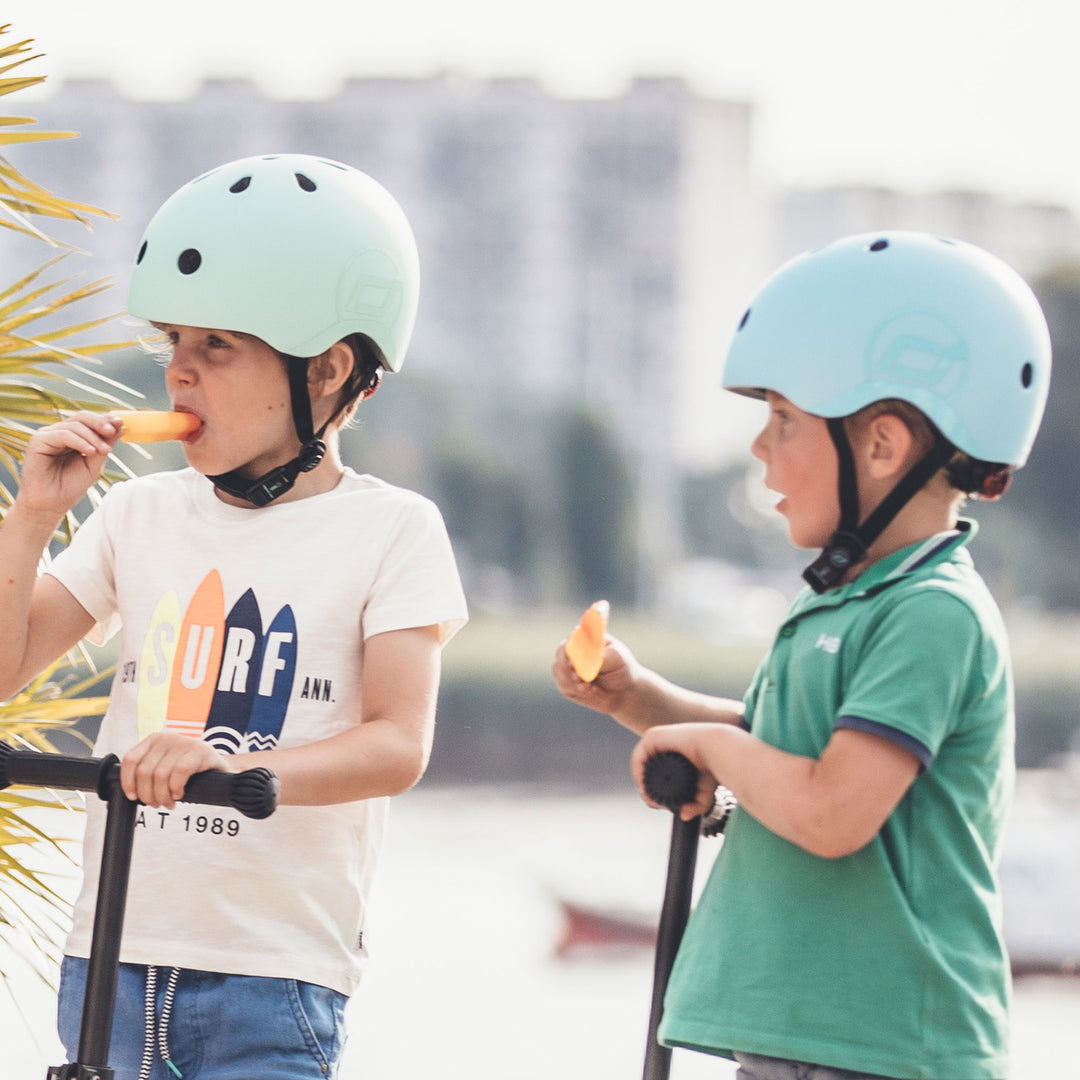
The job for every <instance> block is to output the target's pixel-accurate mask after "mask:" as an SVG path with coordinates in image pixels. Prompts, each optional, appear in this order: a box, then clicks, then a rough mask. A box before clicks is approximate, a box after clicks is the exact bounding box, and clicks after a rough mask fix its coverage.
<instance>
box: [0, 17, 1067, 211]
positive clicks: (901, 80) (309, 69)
mask: <svg viewBox="0 0 1080 1080" xmlns="http://www.w3.org/2000/svg"><path fill="white" fill-rule="evenodd" d="M2 17H3V18H4V19H5V20H7V21H9V22H10V23H11V24H12V31H11V34H9V39H11V38H13V37H16V36H17V37H19V38H23V37H32V38H34V39H35V42H36V46H37V47H38V48H39V49H40V50H42V51H43V52H45V54H46V56H45V59H44V60H41V61H37V62H36V63H35V65H34V70H35V71H38V72H40V73H43V74H48V75H50V77H51V78H52V79H53V80H54V81H59V80H62V79H65V78H71V77H80V76H105V77H109V78H112V79H113V80H115V81H116V82H117V84H118V85H119V86H120V87H121V88H122V89H124V90H125V91H126V92H128V93H130V94H132V95H136V96H142V95H145V96H155V97H165V96H182V95H183V94H184V93H185V92H186V91H188V90H190V88H191V87H192V85H193V84H194V83H195V82H197V81H198V80H199V79H200V78H202V77H203V76H206V75H214V76H222V75H240V76H248V77H251V78H253V79H254V80H256V81H257V82H258V84H259V85H260V86H261V87H262V88H263V89H264V90H265V91H267V92H268V93H270V94H273V95H276V96H281V97H289V96H296V95H300V96H318V95H320V94H326V93H330V92H332V91H333V89H334V87H335V85H336V84H337V83H338V81H339V80H341V79H342V78H345V77H347V76H350V75H352V76H364V75H387V74H395V75H429V74H433V73H437V72H440V71H446V70H449V71H456V72H460V73H462V74H465V75H472V76H480V77H484V76H490V75H532V76H535V77H537V78H539V79H541V80H542V81H543V82H544V83H545V84H546V85H547V86H548V87H549V88H550V89H552V90H554V91H556V92H559V93H565V94H571V95H597V94H606V93H612V92H617V91H618V90H619V89H620V87H622V86H624V85H625V82H626V80H627V79H630V78H632V77H633V76H634V75H635V74H653V75H656V74H667V75H671V74H674V75H682V76H685V77H686V78H687V79H688V80H690V81H691V83H692V84H693V85H694V86H695V87H696V88H697V89H699V90H700V91H701V92H702V93H705V94H710V95H718V96H725V97H736V98H739V99H744V100H749V101H752V102H754V103H755V104H756V106H757V111H758V122H757V128H756V130H757V145H756V147H755V162H756V165H757V169H758V174H759V177H760V179H761V182H762V183H766V184H768V183H774V182H776V183H783V184H818V183H846V182H871V183H881V184H886V185H890V186H896V187H901V188H907V189H914V190H928V189H932V188H937V187H970V188H978V189H988V190H991V191H995V192H997V193H999V194H1001V195H1003V196H1005V197H1007V198H1014V199H1036V200H1046V201H1053V202H1063V203H1067V204H1068V205H1070V206H1071V207H1073V208H1074V209H1076V210H1077V211H1080V149H1078V146H1080V139H1078V136H1077V129H1078V127H1080V121H1078V117H1077V112H1078V104H1080V65H1078V64H1077V63H1076V61H1075V59H1074V54H1075V52H1076V50H1077V46H1078V43H1080V5H1077V4H1075V3H1073V2H1072V0H903V2H900V0H894V2H889V3H884V2H878V0H739V2H728V0H712V2H708V0H649V2H645V0H544V2H543V3H529V2H527V0H389V2H387V3H380V4H372V3H365V2H364V0H299V2H290V3H284V2H282V0H261V2H259V3H256V2H254V0H184V2H181V3H175V4H169V5H163V4H158V3H154V2H153V0H93V2H89V0H5V3H4V12H3V16H2ZM28 97H29V95H23V97H22V100H23V101H27V111H31V110H30V109H29V107H28V106H29V101H28ZM12 105H14V102H13V103H12ZM21 107H22V106H21V105H20V108H21Z"/></svg>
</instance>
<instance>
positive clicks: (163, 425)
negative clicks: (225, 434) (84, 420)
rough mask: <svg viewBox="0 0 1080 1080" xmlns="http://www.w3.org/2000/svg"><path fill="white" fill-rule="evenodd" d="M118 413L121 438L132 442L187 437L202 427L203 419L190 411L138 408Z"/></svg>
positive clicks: (160, 440) (161, 440) (163, 440)
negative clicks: (160, 410)
mask: <svg viewBox="0 0 1080 1080" xmlns="http://www.w3.org/2000/svg"><path fill="white" fill-rule="evenodd" d="M116 415H117V416H119V417H120V423H121V428H120V438H121V439H123V440H124V442H130V443H148V442H165V441H166V440H167V439H186V438H187V437H188V436H189V435H194V434H195V432H196V431H198V430H199V428H201V427H202V421H201V420H200V419H199V418H198V417H197V416H196V415H195V414H194V413H188V412H157V411H155V410H153V409H136V410H133V411H131V412H119V413H117V414H116Z"/></svg>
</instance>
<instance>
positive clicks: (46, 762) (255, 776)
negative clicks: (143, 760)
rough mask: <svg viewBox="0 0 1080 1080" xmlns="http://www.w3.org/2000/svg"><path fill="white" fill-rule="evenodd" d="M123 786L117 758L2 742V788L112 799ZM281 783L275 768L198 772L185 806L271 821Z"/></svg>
mask: <svg viewBox="0 0 1080 1080" xmlns="http://www.w3.org/2000/svg"><path fill="white" fill-rule="evenodd" d="M119 782H120V760H119V758H117V757H116V755H115V754H110V755H108V757H104V758H92V757H91V758H87V757H71V756H67V755H64V754H52V753H42V752H41V751H40V750H16V749H15V748H14V747H13V746H11V745H9V744H8V743H4V742H0V790H2V789H4V788H6V787H9V786H10V785H12V784H24V785H26V786H27V787H44V788H65V789H69V790H73V791H96V792H97V794H98V796H99V797H100V798H101V799H103V800H105V801H107V800H108V798H109V790H110V789H111V788H112V787H113V785H115V784H118V783H119ZM280 793H281V783H280V782H279V780H278V778H277V777H276V776H275V775H274V774H273V773H272V772H271V771H270V770H269V769H265V768H262V767H261V766H260V767H259V768H257V769H247V770H246V771H245V772H241V773H227V772H220V771H218V770H216V769H212V770H209V771H207V772H201V773H196V774H195V775H194V776H192V777H191V778H190V779H189V780H188V782H187V786H186V787H185V789H184V796H183V799H182V800H181V801H182V802H194V803H206V804H207V805H208V806H231V807H232V808H233V809H234V810H239V811H240V813H241V814H244V815H246V816H247V817H249V818H256V819H259V818H267V817H269V816H270V815H271V814H272V813H273V812H274V811H275V810H276V809H277V802H278V796H279V795H280Z"/></svg>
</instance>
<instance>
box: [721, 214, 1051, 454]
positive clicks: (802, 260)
mask: <svg viewBox="0 0 1080 1080" xmlns="http://www.w3.org/2000/svg"><path fill="white" fill-rule="evenodd" d="M723 382H724V386H725V387H727V388H728V389H730V390H735V391H737V392H740V393H745V394H751V395H754V396H761V394H762V392H763V391H764V390H773V391H775V392H776V393H779V394H782V395H783V396H784V397H786V398H787V399H788V400H789V401H791V402H793V403H794V404H795V405H797V406H798V407H799V408H800V409H802V410H803V411H805V412H809V413H814V414H815V415H818V416H823V417H826V418H830V417H843V416H848V415H850V414H851V413H854V412H856V411H857V410H859V409H861V408H863V407H864V406H866V405H869V404H871V403H872V402H875V401H880V400H883V399H887V398H898V399H900V400H902V401H907V402H909V403H910V404H912V405H914V406H915V407H916V408H918V409H920V410H921V411H922V412H923V413H925V414H926V416H928V417H929V418H930V419H931V420H932V421H933V422H934V423H935V424H936V425H937V427H938V428H939V429H940V430H941V432H942V434H943V435H944V436H945V438H946V439H948V440H949V442H951V443H952V444H953V445H954V446H956V447H957V448H959V449H960V450H962V451H964V452H965V453H966V454H969V455H970V456H971V457H973V458H976V459H978V460H980V461H988V462H1000V463H1002V464H1007V465H1013V466H1020V465H1023V464H1024V463H1025V462H1026V461H1027V458H1028V453H1029V452H1030V450H1031V445H1032V443H1033V442H1034V439H1035V434H1036V432H1037V431H1038V427H1039V423H1040V421H1041V419H1042V414H1043V409H1044V407H1045V405H1046V395H1047V391H1048V389H1049V386H1050V334H1049V331H1048V330H1047V326H1046V320H1045V318H1044V317H1043V313H1042V310H1041V308H1040V307H1039V303H1038V301H1037V300H1036V299H1035V296H1034V294H1033V293H1032V291H1031V289H1030V288H1029V287H1028V286H1027V284H1026V283H1025V282H1024V280H1023V279H1022V278H1021V277H1020V275H1019V274H1017V273H1016V272H1015V271H1014V270H1013V269H1011V268H1010V267H1009V266H1007V265H1006V264H1005V263H1003V262H1002V261H1001V260H1000V259H998V258H997V257H996V256H993V255H990V254H989V253H988V252H986V251H983V250H982V249H981V248H978V247H975V246H973V245H972V244H967V243H963V242H960V241H956V240H947V239H943V238H940V237H936V236H931V235H928V234H923V233H915V232H885V233H869V234H864V235H860V236H851V237H847V238H845V239H842V240H838V241H836V242H835V243H832V244H828V245H826V246H825V247H822V248H818V249H817V250H815V251H811V252H808V253H806V254H804V255H800V256H798V257H797V258H795V259H792V260H791V261H790V262H788V263H787V264H785V265H784V266H782V267H781V268H780V269H779V270H778V271H776V273H775V274H773V275H772V277H770V278H769V279H768V280H767V281H766V283H765V284H764V285H763V286H762V288H761V289H760V290H759V291H758V293H757V295H756V296H755V297H754V298H753V300H752V301H751V303H750V307H749V309H748V310H747V312H746V314H745V315H744V316H743V320H742V323H741V324H740V326H739V329H738V331H737V332H736V334H735V336H734V338H733V340H732V343H731V347H730V350H729V352H728V356H727V362H726V365H725V368H724V377H723Z"/></svg>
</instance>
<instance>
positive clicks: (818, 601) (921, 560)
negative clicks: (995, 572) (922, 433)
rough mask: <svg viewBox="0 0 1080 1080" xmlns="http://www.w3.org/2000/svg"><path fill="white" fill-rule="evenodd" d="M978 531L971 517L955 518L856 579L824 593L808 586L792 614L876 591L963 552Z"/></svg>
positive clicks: (965, 556) (796, 602) (964, 553)
mask: <svg viewBox="0 0 1080 1080" xmlns="http://www.w3.org/2000/svg"><path fill="white" fill-rule="evenodd" d="M978 531H979V524H978V522H977V521H974V520H972V519H970V518H960V519H958V520H957V522H956V528H955V529H946V530H945V531H944V532H939V533H935V534H934V535H933V536H928V537H927V538H926V539H925V540H920V541H919V542H918V543H915V544H911V545H910V546H909V547H905V548H901V549H900V550H899V551H894V552H893V553H892V554H891V555H886V556H885V558H883V559H879V560H878V561H877V562H876V563H874V564H873V566H869V567H867V568H866V569H865V570H864V571H863V572H862V573H861V574H860V575H859V576H858V577H857V578H856V579H855V580H854V581H849V582H848V583H847V584H846V585H841V586H840V587H839V588H837V589H829V590H828V592H824V593H821V594H818V593H815V592H814V591H813V589H811V588H809V587H807V588H806V589H804V590H803V591H802V592H801V593H800V594H799V595H798V597H796V600H795V603H794V605H793V607H792V612H791V613H792V614H795V613H796V612H802V611H807V610H809V609H810V608H815V607H832V606H834V605H836V604H841V603H844V602H845V601H846V600H851V599H852V598H853V597H856V596H865V595H867V594H868V593H871V592H876V591H878V590H879V589H881V588H884V587H885V586H887V585H891V584H892V583H893V582H895V581H898V580H900V579H901V578H904V577H907V576H908V575H909V574H912V573H914V572H915V571H916V570H920V569H922V568H923V567H925V566H933V565H936V564H937V563H941V562H944V561H946V560H947V559H951V558H953V556H954V554H957V555H958V554H960V551H961V549H963V548H965V547H966V546H967V545H968V544H970V543H971V541H972V540H973V539H974V537H975V534H976V533H977V532H978ZM962 558H963V559H966V560H968V561H969V562H970V560H971V556H970V555H969V554H968V553H967V552H966V551H965V552H963V554H962Z"/></svg>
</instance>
